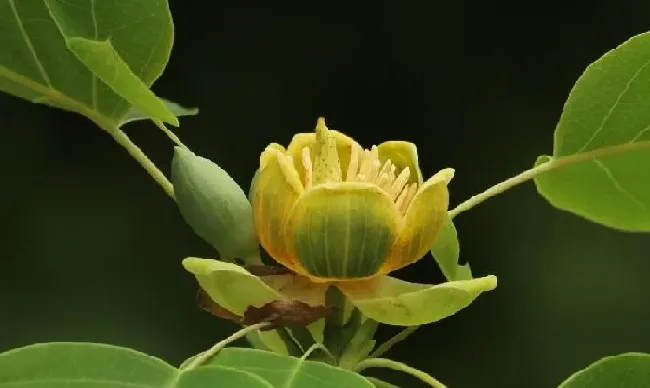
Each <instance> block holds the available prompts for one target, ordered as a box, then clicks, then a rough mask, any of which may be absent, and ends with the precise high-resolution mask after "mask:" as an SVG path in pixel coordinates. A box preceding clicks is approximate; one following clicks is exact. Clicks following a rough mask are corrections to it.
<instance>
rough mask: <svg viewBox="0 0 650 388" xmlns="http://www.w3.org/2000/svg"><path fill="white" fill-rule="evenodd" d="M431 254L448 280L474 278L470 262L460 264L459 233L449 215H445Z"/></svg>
mask: <svg viewBox="0 0 650 388" xmlns="http://www.w3.org/2000/svg"><path fill="white" fill-rule="evenodd" d="M431 255H432V256H433V258H434V259H435V260H436V262H437V263H438V266H439V267H440V270H441V271H442V273H443V274H444V275H445V278H447V280H449V281H453V280H470V279H471V278H472V270H471V269H470V267H469V264H464V265H459V264H458V258H459V257H460V245H459V244H458V233H457V232H456V227H455V226H454V222H453V221H452V220H451V218H450V217H449V216H447V217H445V222H444V224H443V225H442V229H441V230H440V234H439V235H438V238H437V239H436V242H435V243H434V244H433V247H431Z"/></svg>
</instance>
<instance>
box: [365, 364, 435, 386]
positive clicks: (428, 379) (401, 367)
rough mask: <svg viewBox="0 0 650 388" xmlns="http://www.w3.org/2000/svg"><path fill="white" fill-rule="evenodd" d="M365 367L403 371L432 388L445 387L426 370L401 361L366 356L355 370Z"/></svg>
mask: <svg viewBox="0 0 650 388" xmlns="http://www.w3.org/2000/svg"><path fill="white" fill-rule="evenodd" d="M367 368H388V369H392V370H396V371H400V372H404V373H408V374H410V375H411V376H413V377H415V378H418V379H420V380H421V381H423V382H424V383H426V384H428V385H429V386H431V387H434V388H447V387H446V386H445V385H444V384H443V383H441V382H440V381H438V380H436V379H435V378H433V376H431V375H429V374H428V373H426V372H423V371H421V370H419V369H415V368H413V367H412V366H409V365H406V364H404V363H403V362H398V361H393V360H389V359H387V358H368V359H366V360H363V361H361V362H360V363H358V364H357V366H356V368H355V371H357V372H361V371H362V370H364V369H367Z"/></svg>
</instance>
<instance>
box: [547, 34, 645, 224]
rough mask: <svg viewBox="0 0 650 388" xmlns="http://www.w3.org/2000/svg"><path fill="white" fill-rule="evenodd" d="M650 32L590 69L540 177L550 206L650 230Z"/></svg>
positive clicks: (575, 91)
mask: <svg viewBox="0 0 650 388" xmlns="http://www.w3.org/2000/svg"><path fill="white" fill-rule="evenodd" d="M649 65H650V33H644V34H641V35H638V36H635V37H633V38H632V39H630V40H628V41H627V42H625V43H623V44H622V45H620V46H619V47H617V48H616V49H614V50H612V51H609V52H608V53H606V54H605V55H603V56H602V57H601V58H600V59H598V60H597V61H596V62H594V63H592V64H591V65H590V66H589V67H587V69H586V70H585V72H584V74H582V76H581V77H580V78H579V79H578V81H577V82H576V84H575V86H574V87H573V90H571V93H570V94H569V97H568V99H567V101H566V103H565V106H564V111H563V112H562V115H561V117H560V120H559V122H558V125H557V128H556V130H555V141H554V145H553V156H541V157H539V158H538V160H537V163H536V166H537V169H538V170H540V171H545V172H544V173H542V174H540V175H538V176H537V177H536V178H535V183H536V185H537V190H538V192H539V193H540V194H541V195H542V196H544V197H545V198H546V199H547V200H548V201H549V202H550V203H551V205H553V206H555V207H556V208H558V209H563V210H566V211H569V212H572V213H574V214H577V215H579V216H581V217H584V218H586V219H588V220H590V221H592V222H596V223H599V224H602V225H605V226H608V227H611V228H616V229H620V230H626V231H645V232H647V231H650V173H648V169H647V168H646V166H648V165H649V164H650V130H649V129H650V97H649V96H650V66H649Z"/></svg>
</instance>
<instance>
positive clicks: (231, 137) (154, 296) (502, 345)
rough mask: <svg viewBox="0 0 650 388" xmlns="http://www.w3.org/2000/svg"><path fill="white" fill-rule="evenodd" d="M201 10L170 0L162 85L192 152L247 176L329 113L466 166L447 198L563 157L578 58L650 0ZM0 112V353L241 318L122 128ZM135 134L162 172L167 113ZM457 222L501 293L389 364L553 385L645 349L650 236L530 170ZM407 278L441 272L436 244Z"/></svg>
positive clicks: (16, 106) (227, 327)
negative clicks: (219, 304) (552, 194)
mask: <svg viewBox="0 0 650 388" xmlns="http://www.w3.org/2000/svg"><path fill="white" fill-rule="evenodd" d="M260 3H261V2H260ZM206 4H207V3H206V2H199V1H180V0H172V1H170V5H171V8H172V14H173V17H174V20H175V26H176V38H175V44H174V50H173V52H172V57H171V60H170V62H169V65H168V67H167V70H166V72H165V73H164V74H163V76H162V77H161V78H160V80H159V81H158V82H157V83H156V84H155V85H154V91H155V92H156V93H157V94H158V95H161V96H164V97H167V98H170V99H173V100H175V101H178V102H180V103H182V104H184V105H187V106H197V107H199V108H200V109H201V113H200V114H199V115H198V116H196V117H190V118H183V119H181V128H180V129H178V131H177V132H178V134H179V136H180V137H181V138H182V140H183V141H184V142H185V143H186V144H187V145H189V146H190V147H191V148H192V149H193V150H194V151H195V152H196V153H198V154H200V155H202V156H205V157H207V158H210V159H212V160H213V161H215V162H217V163H218V164H219V165H221V166H222V167H223V168H225V169H226V170H227V171H229V172H230V174H231V175H232V176H233V177H234V178H235V179H236V180H237V182H239V183H240V184H241V185H242V186H243V187H244V188H245V189H246V190H247V189H248V185H249V182H250V179H251V177H252V174H253V172H254V170H255V169H256V167H257V165H258V162H259V159H258V157H259V154H260V152H261V151H262V150H263V149H264V147H265V146H266V145H267V144H268V143H270V142H279V143H282V144H287V143H288V142H289V140H290V139H291V136H292V135H293V134H294V133H296V132H305V131H311V130H312V128H313V127H314V124H315V120H316V117H317V116H319V115H323V116H325V117H326V118H327V120H328V124H329V125H330V127H331V128H334V129H339V130H342V131H344V132H346V133H348V134H349V135H351V136H353V137H354V138H356V139H357V140H359V141H360V142H361V143H362V144H365V145H371V144H378V143H380V142H382V141H385V140H389V139H403V140H407V141H411V142H414V143H416V144H417V145H418V148H419V153H420V161H421V167H422V170H423V173H424V175H425V176H430V175H431V174H433V173H434V172H436V171H437V170H439V169H440V168H442V167H448V166H452V167H454V168H456V178H455V179H454V181H453V182H452V184H451V195H452V198H451V200H452V206H453V205H456V204H458V203H460V202H461V201H463V200H465V199H466V198H468V197H469V196H471V195H473V194H476V193H478V192H480V191H482V190H484V189H486V188H487V187H489V186H491V185H492V184H494V183H497V182H499V181H501V180H503V179H505V178H507V177H510V176H511V175H514V174H516V173H518V172H519V171H521V170H523V169H526V168H529V167H530V166H532V164H533V162H534V161H535V158H536V157H537V155H539V154H542V153H547V154H548V153H551V152H552V137H553V130H554V126H555V123H556V121H557V119H558V117H559V115H560V112H561V109H562V105H563V102H564V100H565V98H566V96H567V94H568V93H569V91H570V89H571V87H572V85H573V83H574V82H575V80H576V79H577V77H578V76H579V75H580V74H581V72H582V71H583V70H584V68H585V67H586V66H587V65H588V64H589V63H591V62H592V61H594V60H596V59H597V58H598V57H600V56H601V55H602V54H603V53H605V52H606V51H608V50H610V49H613V48H614V47H616V46H617V45H619V44H620V43H622V42H623V41H625V40H626V39H628V38H630V37H631V36H633V35H635V34H638V33H641V32H645V31H647V30H648V29H649V27H650V16H649V15H650V13H649V12H648V11H649V10H650V6H648V4H647V2H641V1H624V2H620V3H618V5H617V6H614V5H613V4H612V3H611V2H606V1H600V2H590V3H589V4H588V5H585V6H582V7H580V8H579V9H578V7H576V8H575V9H573V8H572V7H571V6H569V5H566V4H564V3H562V5H560V3H559V2H556V3H555V4H551V3H548V2H546V3H544V5H538V4H535V5H533V4H532V3H531V4H529V3H522V5H508V6H505V5H499V4H495V3H493V2H489V3H477V4H475V5H470V2H416V1H404V2H374V3H373V4H372V5H367V6H364V5H361V4H360V3H359V4H352V3H347V4H345V5H342V6H337V5H336V4H334V3H330V2H327V3H320V4H311V5H305V4H289V3H288V2H286V3H283V2H272V3H271V2H269V3H261V4H262V5H256V6H252V5H249V6H237V5H235V2H220V1H213V2H210V8H209V9H208V7H207V6H206ZM540 4H541V3H540ZM649 98H650V97H649ZM0 113H1V117H2V121H1V123H2V124H1V125H2V127H3V131H2V134H3V143H4V147H3V149H2V152H0V164H1V165H3V166H4V171H5V172H4V177H5V178H4V184H3V187H5V188H4V189H3V190H1V191H0V210H1V212H2V213H1V214H2V217H1V218H0V226H1V228H2V229H1V230H3V231H4V233H3V241H2V245H1V248H0V257H1V259H0V260H2V267H1V269H0V351H5V350H7V349H10V348H14V347H19V346H23V345H27V344H31V343H34V342H46V341H95V342H105V343H111V344H116V345H121V346H126V347H130V348H134V349H137V350H140V351H143V352H146V353H149V354H152V355H155V356H158V357H161V358H164V359H165V360H167V361H169V362H171V363H174V364H178V363H180V362H181V361H182V360H183V359H185V358H186V357H188V356H190V355H192V354H195V353H197V352H199V351H201V350H203V349H205V348H207V347H209V346H210V345H211V344H212V343H214V342H215V341H217V340H218V339H220V338H222V337H224V336H225V335H227V334H229V333H231V332H232V331H234V330H236V326H235V325H234V324H231V323H229V322H225V321H221V320H219V319H217V318H214V317H212V316H210V315H209V314H207V313H204V312H202V311H200V310H199V309H198V308H197V306H196V304H195V292H196V287H197V286H196V284H195V281H194V279H193V277H192V276H190V275H189V274H188V273H186V272H185V271H184V270H183V269H182V267H181V265H180V263H181V260H182V259H183V258H184V257H186V256H202V257H212V256H214V252H213V250H212V249H211V248H210V247H209V246H208V244H207V243H205V242H204V241H202V240H201V239H199V238H198V237H196V236H195V235H194V234H193V232H192V230H191V229H190V228H189V227H188V226H186V224H185V223H184V221H183V219H182V218H181V216H180V214H179V212H178V211H177V209H176V208H175V205H174V203H173V202H172V201H171V200H170V199H169V198H168V197H167V196H166V195H165V194H164V192H163V191H162V190H161V189H160V188H159V187H158V186H157V185H156V183H155V182H154V181H153V180H152V179H151V178H150V177H149V176H148V175H147V174H146V173H145V171H144V170H143V169H142V168H141V167H140V166H139V165H138V164H137V163H136V162H135V161H134V160H133V159H131V157H130V156H129V155H128V154H127V153H126V152H125V151H124V150H123V149H122V148H120V147H119V146H118V145H117V144H116V143H114V142H113V140H111V138H110V137H109V136H107V135H105V134H104V133H102V132H101V131H99V130H98V129H97V128H95V127H94V126H93V124H92V123H91V122H90V121H88V120H86V119H85V118H83V117H81V116H77V115H74V114H70V113H66V112H63V111H59V110H55V109H52V108H48V107H45V106H42V105H34V104H30V103H28V102H26V101H23V100H19V99H17V98H13V97H10V96H8V95H5V94H1V95H0ZM126 129H127V131H128V133H129V134H130V136H131V137H132V138H133V139H134V141H135V142H137V143H138V144H139V145H140V146H141V147H142V148H143V149H144V150H145V151H146V152H147V153H148V154H149V155H150V157H151V158H152V159H153V160H154V161H155V162H156V163H157V164H158V165H159V166H160V167H161V168H162V169H163V171H165V172H166V173H168V172H169V164H170V159H171V156H172V145H171V143H170V142H169V141H168V140H167V139H166V138H165V136H164V135H163V134H162V133H161V132H159V131H158V130H156V128H155V127H154V126H153V124H151V123H144V122H142V123H134V124H129V126H127V127H126ZM456 225H457V228H458V230H459V238H460V242H461V251H462V254H461V255H462V259H463V260H466V261H469V262H470V263H471V265H472V269H473V271H474V273H475V275H476V276H483V275H487V274H495V275H497V276H498V277H499V287H498V288H497V290H495V291H492V292H489V293H486V294H483V295H482V296H481V297H479V298H478V299H477V300H476V302H475V303H474V304H472V305H471V306H470V307H469V308H467V309H465V310H463V311H461V312H460V313H458V314H457V315H454V316H452V317H450V318H447V319H445V320H443V321H441V322H439V323H436V324H432V325H429V326H427V327H425V328H421V329H420V330H419V331H417V332H416V333H415V334H414V335H412V337H410V338H409V339H408V340H407V341H405V342H403V343H401V344H400V345H398V346H396V347H395V348H394V349H393V350H392V351H391V353H390V354H389V357H391V358H394V359H397V360H400V361H404V362H407V363H409V364H411V365H413V366H415V367H417V368H421V369H423V370H425V371H427V372H429V373H431V374H433V375H434V376H436V377H437V378H439V379H440V380H441V381H442V382H444V383H445V384H447V385H448V386H449V387H450V388H472V387H523V386H525V387H530V388H536V387H540V388H541V387H554V386H556V385H557V384H559V383H560V382H561V381H562V380H564V379H565V378H566V377H568V376H569V375H570V374H571V373H572V372H574V371H576V370H578V369H580V368H583V367H585V366H586V365H588V364H589V363H591V362H593V361H596V360H597V359H599V358H601V357H603V356H607V355H614V354H617V353H621V352H627V351H645V352H650V337H649V336H648V335H647V328H648V327H649V326H650V307H648V303H647V298H648V295H650V281H648V279H649V278H650V274H649V272H650V260H649V259H650V257H649V254H648V248H649V247H650V236H648V235H639V234H629V233H622V232H617V231H614V230H610V229H606V228H604V227H601V226H599V225H595V224H591V223H589V222H587V221H585V220H583V219H581V218H579V217H577V216H574V215H571V214H569V213H566V212H562V211H559V210H555V209H553V208H552V207H551V206H550V205H549V204H548V203H547V202H546V201H545V200H544V199H543V198H541V197H540V196H538V195H537V193H536V191H535V187H534V185H533V184H532V183H527V184H525V185H523V186H520V187H517V188H515V189H513V190H511V191H509V192H507V193H505V194H503V195H501V196H499V197H497V198H494V199H491V200H489V201H488V202H485V203H483V204H482V205H480V206H479V207H477V208H475V209H473V210H471V211H469V212H467V213H464V214H462V215H460V216H459V217H458V218H457V219H456ZM397 275H398V276H400V277H402V278H403V279H406V280H410V281H422V282H440V281H442V276H441V274H440V272H439V270H438V269H437V267H436V265H435V263H434V262H433V260H432V259H431V257H426V258H425V259H423V260H421V261H420V262H418V263H417V264H415V265H413V266H411V267H408V268H406V269H405V270H403V271H401V272H400V273H398V274H397ZM395 332H396V330H395V329H393V328H390V327H385V328H382V330H381V331H380V338H382V339H386V338H388V337H389V336H390V335H392V334H394V333H395ZM375 372H376V375H378V376H382V377H385V378H387V379H390V380H391V381H392V382H394V383H396V384H399V385H402V386H404V387H417V386H419V385H418V384H419V383H418V382H417V381H415V380H413V379H411V378H410V377H408V376H404V375H401V374H397V373H392V372H379V371H376V370H373V373H375Z"/></svg>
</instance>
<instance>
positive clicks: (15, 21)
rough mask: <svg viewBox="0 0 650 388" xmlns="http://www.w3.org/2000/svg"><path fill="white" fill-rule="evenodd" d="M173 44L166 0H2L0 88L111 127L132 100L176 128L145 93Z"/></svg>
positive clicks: (168, 116)
mask: <svg viewBox="0 0 650 388" xmlns="http://www.w3.org/2000/svg"><path fill="white" fill-rule="evenodd" d="M172 41H173V26H172V19H171V15H170V13H169V8H168V5H167V1H166V0H139V1H134V0H114V1H99V0H65V1H63V0H33V1H24V0H7V1H3V2H0V47H2V50H0V90H3V91H5V92H8V93H10V94H13V95H15V96H18V97H21V98H25V99H28V100H30V101H33V102H40V103H45V104H48V105H51V106H54V107H58V108H62V109H66V110H70V111H73V112H77V113H80V114H82V115H85V116H87V117H89V118H90V119H91V120H93V121H95V122H96V123H97V124H98V125H101V126H116V125H117V124H118V123H119V122H120V121H121V119H122V118H123V117H124V115H125V114H126V113H127V111H128V110H129V109H130V108H131V106H132V105H134V104H135V105H137V106H138V108H139V109H141V110H142V111H143V112H147V114H152V113H155V116H158V117H159V118H160V119H163V120H165V121H168V122H170V123H171V124H174V125H177V124H178V122H177V120H176V118H175V117H173V115H172V114H171V113H170V112H169V110H168V109H166V108H165V106H164V104H162V103H160V102H159V100H158V99H157V98H156V97H155V96H154V95H153V93H151V92H150V91H149V90H148V87H149V86H150V85H151V84H152V83H153V82H154V81H155V80H156V79H157V78H158V77H159V76H160V74H161V73H162V71H163V69H164V68H165V66H166V64H167V60H168V59H169V55H170V52H171V48H172ZM82 61H84V62H82ZM91 69H92V70H93V71H95V72H96V73H93V71H91ZM106 82H108V85H107V83H106ZM109 85H110V86H109ZM113 88H115V90H117V93H116V91H115V90H114V89H113ZM124 96H126V97H127V99H128V100H127V99H125V98H124ZM159 103H160V105H158V104H159Z"/></svg>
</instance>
